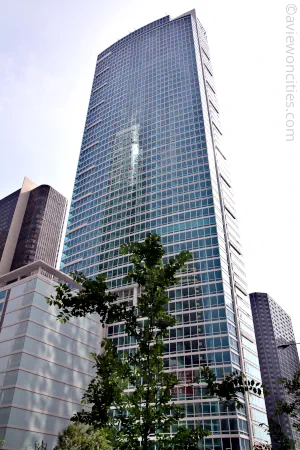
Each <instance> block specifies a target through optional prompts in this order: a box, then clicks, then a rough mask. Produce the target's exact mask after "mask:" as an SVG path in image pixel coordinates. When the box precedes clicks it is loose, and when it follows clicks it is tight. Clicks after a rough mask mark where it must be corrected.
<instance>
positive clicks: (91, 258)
mask: <svg viewBox="0 0 300 450" xmlns="http://www.w3.org/2000/svg"><path fill="white" fill-rule="evenodd" d="M221 139H222V131H221V125H220V121H219V110H218V103H217V99H216V88H215V85H214V80H213V69H212V63H211V57H210V53H209V48H208V42H207V37H206V32H205V30H204V28H203V27H202V25H201V24H200V22H199V21H198V19H197V17H196V13H195V11H194V10H193V11H189V12H187V13H185V14H183V15H181V16H179V17H176V18H170V17H169V16H166V17H163V18H161V19H159V20H157V21H155V22H152V23H150V24H148V25H146V26H144V27H142V28H140V29H138V30H136V31H134V32H133V33H131V34H129V35H128V36H126V37H124V38H123V39H121V40H119V41H118V42H116V43H114V44H113V45H111V46H110V47H109V48H107V49H106V50H104V51H102V53H100V54H99V56H98V58H97V63H96V70H95V76H94V80H93V85H92V91H91V97H90V103H89V107H88V113H87V118H86V124H85V130H84V135H83V141H82V147H81V152H80V156H79V162H78V168H77V174H76V180H75V186H74V191H73V196H72V203H71V208H70V216H69V221H68V228H67V234H66V239H65V245H64V250H63V255H62V264H61V270H62V271H63V272H64V273H69V272H71V271H74V270H79V271H82V272H83V273H84V274H85V275H86V276H87V277H94V276H96V275H97V274H99V273H105V274H106V276H107V281H108V286H109V288H110V289H112V290H115V291H116V292H118V295H119V298H120V299H125V298H126V299H127V300H128V301H130V302H134V301H135V299H136V297H137V295H138V288H137V286H135V285H128V283H126V282H125V281H124V276H125V275H126V274H127V272H128V270H129V267H130V261H129V259H128V256H124V255H121V254H120V245H121V244H123V243H124V242H128V241H141V240H144V239H145V237H146V235H147V233H149V232H156V233H157V234H159V235H161V239H162V244H163V246H164V249H165V251H166V257H171V256H172V255H174V254H176V253H178V252H180V251H181V250H190V251H191V252H192V253H193V256H194V259H193V261H190V262H189V263H188V265H187V266H188V271H187V272H186V273H181V274H179V283H178V285H177V286H176V287H174V288H172V289H170V290H169V297H170V304H169V311H170V313H171V314H173V315H174V316H175V317H176V319H177V322H176V326H174V328H173V329H172V330H170V336H169V338H168V339H166V342H165V344H166V347H165V348H166V350H165V355H164V363H165V368H166V370H168V371H175V372H176V374H177V376H178V378H179V379H180V381H181V383H182V385H183V386H182V387H179V388H178V389H175V390H174V393H173V400H174V401H176V402H179V403H181V404H182V405H183V406H184V407H185V410H186V418H185V423H186V425H187V426H188V427H191V428H193V427H195V426H198V425H201V426H203V427H204V428H206V429H209V430H211V436H210V437H209V438H207V439H206V440H205V444H204V447H205V448H206V449H210V450H212V449H214V450H225V449H231V450H240V449H241V450H248V449H250V448H253V444H254V443H255V442H261V441H265V442H267V441H268V439H269V437H268V435H267V433H265V430H264V429H262V428H261V427H260V426H259V424H260V423H262V422H263V423H266V422H267V417H266V413H265V404H264V400H263V399H261V398H259V397H257V396H256V395H252V394H251V395H246V399H245V405H244V408H242V409H241V410H234V411H229V410H227V409H226V408H225V409H224V407H223V404H220V403H219V402H218V401H216V399H210V400H208V399H207V398H205V388H204V387H199V390H198V391H197V393H195V394H194V395H191V393H190V390H189V388H188V387H187V386H188V385H189V384H190V383H191V382H192V380H193V379H194V378H195V376H197V374H198V373H199V368H200V366H203V365H209V366H210V367H211V368H212V370H213V371H214V373H215V374H216V376H217V378H218V379H222V378H223V377H224V374H227V373H230V372H234V371H238V370H241V371H242V372H244V373H247V374H248V375H249V376H251V377H252V378H255V379H256V380H257V381H258V382H259V381H260V380H261V378H260V369H259V363H258V357H257V351H256V344H255V337H254V330H253V323H252V316H251V308H250V302H249V297H248V295H247V284H246V281H245V271H244V264H243V256H242V250H241V244H240V238H239V232H238V225H237V219H236V217H237V216H236V212H235V207H234V200H233V192H232V184H231V181H230V176H229V172H228V168H227V159H226V156H225V154H224V150H223V148H222V144H221ZM105 332H106V333H107V337H108V338H109V339H112V340H113V342H114V343H115V344H116V345H117V346H118V350H119V352H120V354H126V353H128V352H129V351H131V349H133V348H134V346H135V344H134V342H133V341H132V340H130V339H129V338H128V336H126V335H125V334H124V327H122V324H121V325H113V326H109V327H107V328H106V331H105ZM170 431H171V432H172V431H173V430H170Z"/></svg>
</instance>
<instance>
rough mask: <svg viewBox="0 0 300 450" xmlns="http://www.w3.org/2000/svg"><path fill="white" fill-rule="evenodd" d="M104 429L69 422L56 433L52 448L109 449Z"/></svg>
mask: <svg viewBox="0 0 300 450" xmlns="http://www.w3.org/2000/svg"><path fill="white" fill-rule="evenodd" d="M111 448H112V447H111V446H110V444H109V443H108V441H107V438H106V435H105V432H104V430H94V429H93V427H90V426H89V425H83V424H81V423H72V424H70V425H69V426H68V427H67V428H66V429H65V430H64V431H63V432H62V433H59V435H58V441H57V445H56V446H55V447H54V450H111Z"/></svg>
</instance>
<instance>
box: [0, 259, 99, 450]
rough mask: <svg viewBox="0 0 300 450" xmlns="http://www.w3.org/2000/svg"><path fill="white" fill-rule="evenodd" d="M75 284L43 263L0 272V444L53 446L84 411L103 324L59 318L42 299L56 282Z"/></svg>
mask: <svg viewBox="0 0 300 450" xmlns="http://www.w3.org/2000/svg"><path fill="white" fill-rule="evenodd" d="M58 279H59V280H61V281H63V282H65V283H67V284H69V286H70V287H71V288H73V289H80V285H79V284H78V283H76V282H75V281H73V280H72V279H71V278H70V277H68V276H67V275H65V274H63V273H61V272H59V271H58V270H55V269H54V268H53V267H50V266H49V265H48V264H46V263H44V262H42V261H35V262H33V263H31V264H28V265H26V266H23V267H21V268H19V269H16V270H14V271H12V272H10V273H8V274H6V275H1V276H0V286H1V285H2V286H3V287H2V288H1V287H0V440H4V444H3V446H1V448H2V449H5V450H29V449H34V448H35V443H36V442H37V443H39V444H41V442H42V441H44V443H46V444H47V448H48V450H53V448H54V446H55V444H56V441H57V435H58V433H59V432H60V431H62V430H63V429H64V428H65V427H67V426H68V424H69V423H70V418H71V417H72V415H73V414H75V413H76V412H78V411H81V410H82V405H81V403H80V402H81V398H82V396H83V394H84V392H85V389H86V388H87V386H88V384H89V382H90V381H91V379H92V378H93V376H94V369H93V366H94V361H93V359H92V358H91V356H90V353H91V352H98V351H99V341H100V333H101V332H102V327H100V326H99V321H98V320H95V318H80V319H71V320H70V321H69V322H68V323H66V324H61V323H60V322H59V321H58V320H57V317H56V316H57V309H56V308H55V307H54V306H51V307H50V306H49V305H48V304H47V303H46V298H47V297H49V296H50V295H54V294H55V286H56V283H57V280H58Z"/></svg>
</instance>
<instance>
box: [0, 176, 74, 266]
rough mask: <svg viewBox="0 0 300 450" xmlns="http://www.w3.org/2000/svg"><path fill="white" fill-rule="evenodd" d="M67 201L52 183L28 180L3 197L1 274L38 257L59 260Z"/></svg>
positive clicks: (0, 207)
mask: <svg viewBox="0 0 300 450" xmlns="http://www.w3.org/2000/svg"><path fill="white" fill-rule="evenodd" d="M66 205H67V201H66V199H65V197H63V196H62V195H61V194H59V193H58V192H57V191H56V190H55V189H53V188H52V187H50V186H48V185H41V186H36V185H35V184H34V183H32V182H31V181H30V180H28V179H26V178H25V180H24V183H23V186H22V189H20V190H19V191H16V192H14V193H13V194H11V195H9V196H8V197H5V198H4V199H2V200H1V201H0V230H1V241H0V274H4V273H7V272H9V271H11V270H15V269H18V268H20V267H23V266H25V265H27V264H30V263H32V262H34V261H37V260H42V261H44V262H46V263H47V264H49V265H50V266H52V267H55V265H56V263H57V257H58V251H59V246H60V241H61V235H62V230H63V225H64V219H65V212H66Z"/></svg>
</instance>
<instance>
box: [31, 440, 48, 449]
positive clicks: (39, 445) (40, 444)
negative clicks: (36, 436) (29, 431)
mask: <svg viewBox="0 0 300 450" xmlns="http://www.w3.org/2000/svg"><path fill="white" fill-rule="evenodd" d="M30 448H32V447H31V446H30ZM47 448H48V445H47V443H46V442H44V441H42V442H38V441H36V442H35V443H34V450H47Z"/></svg>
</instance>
